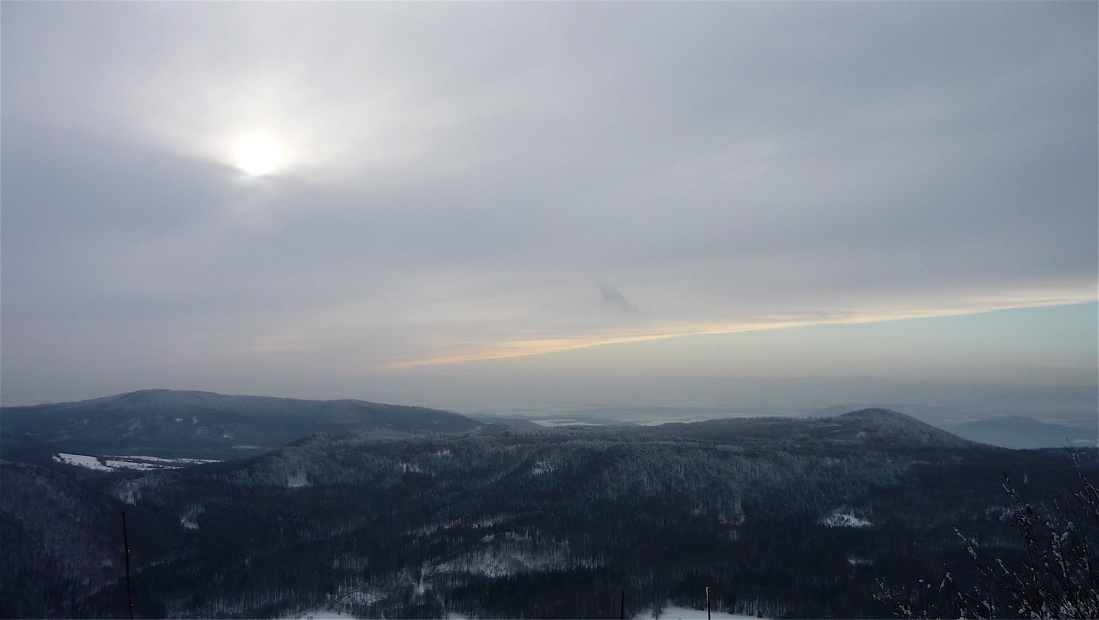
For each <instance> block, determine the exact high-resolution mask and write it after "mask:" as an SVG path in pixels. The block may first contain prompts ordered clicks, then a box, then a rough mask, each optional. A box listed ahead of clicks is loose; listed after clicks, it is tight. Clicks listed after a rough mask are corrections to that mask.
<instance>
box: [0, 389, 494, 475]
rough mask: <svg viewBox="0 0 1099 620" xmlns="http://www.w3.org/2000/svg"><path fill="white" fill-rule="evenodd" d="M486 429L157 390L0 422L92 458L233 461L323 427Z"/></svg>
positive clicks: (36, 408)
mask: <svg viewBox="0 0 1099 620" xmlns="http://www.w3.org/2000/svg"><path fill="white" fill-rule="evenodd" d="M485 426H486V425H485V424H482V423H481V422H478V421H476V420H473V419H472V418H467V417H466V416H463V415H461V414H458V413H454V412H451V411H443V410H437V409H428V408H425V407H413V406H406V405H388V404H382V403H373V402H368V401H361V400H353V399H339V400H323V401H322V400H304V399H293V398H278V397H271V396H227V395H222V394H217V393H214V392H202V391H181V390H180V391H177V390H159V389H156V390H138V391H135V392H126V393H123V394H116V395H113V396H105V397H101V398H94V399H89V400H84V401H75V402H69V403H56V404H47V405H33V406H20V407H3V408H0V427H2V428H3V429H5V430H6V431H8V432H13V433H21V434H25V435H27V436H29V437H32V438H34V439H37V440H39V441H43V442H46V443H49V444H51V445H53V446H55V449H57V450H64V451H73V452H80V453H86V454H95V455H104V454H114V455H121V454H148V455H152V456H164V457H190V458H219V459H229V458H240V457H243V456H250V455H254V454H259V453H262V452H266V451H269V450H273V449H276V448H279V447H282V446H284V445H286V444H288V443H290V442H292V441H295V440H297V439H300V438H302V437H304V436H307V435H310V434H312V433H318V432H322V433H329V434H341V433H347V432H351V431H354V430H359V429H385V430H388V431H395V432H405V433H416V432H448V433H462V432H476V431H478V430H479V429H482V428H484V427H485Z"/></svg>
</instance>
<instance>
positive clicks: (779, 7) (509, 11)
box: [0, 3, 1099, 384]
mask: <svg viewBox="0 0 1099 620" xmlns="http://www.w3.org/2000/svg"><path fill="white" fill-rule="evenodd" d="M0 10H2V11H3V17H4V19H3V22H2V27H3V55H2V57H0V61H2V62H3V67H2V68H3V73H2V75H3V87H4V106H3V110H2V122H3V135H4V167H3V171H2V172H3V183H2V191H3V212H2V216H3V228H2V230H0V235H2V241H3V243H2V245H0V248H2V252H3V261H2V267H3V293H4V294H3V296H2V303H3V311H4V312H3V315H4V330H5V331H4V333H5V345H6V346H5V347H4V349H5V353H4V357H5V361H9V360H11V361H13V363H14V362H20V361H22V360H25V359H27V358H28V356H29V357H34V356H40V357H41V358H42V359H47V358H48V357H49V356H55V355H62V354H63V351H59V350H57V349H56V348H55V346H54V345H53V344H49V345H47V344H46V343H45V340H49V338H47V337H48V336H49V335H50V334H52V333H82V332H81V330H82V329H85V328H86V329H88V330H92V331H95V332H96V333H97V334H101V335H103V337H101V338H99V337H97V338H96V339H95V341H94V343H93V344H89V347H94V348H96V350H99V351H100V352H101V353H102V354H103V355H109V354H110V353H111V351H110V345H109V344H105V343H109V342H110V341H111V338H109V337H107V335H109V334H116V335H118V337H119V338H121V337H123V335H124V334H127V333H129V334H131V335H132V334H141V335H140V337H138V336H134V338H136V340H135V341H134V344H133V345H132V347H133V350H134V353H133V355H134V357H135V358H140V356H141V355H142V352H143V351H144V352H145V353H144V354H146V355H150V356H153V355H154V354H159V353H156V352H157V351H159V349H160V347H161V344H162V341H166V340H171V341H172V342H186V341H188V340H189V339H193V340H195V341H202V342H206V340H205V338H206V336H207V335H208V334H218V335H221V336H222V337H221V341H222V342H224V343H225V347H224V349H220V350H219V349H218V346H217V341H218V338H214V339H213V341H211V343H210V344H209V347H210V348H209V350H205V352H206V353H209V354H210V356H211V357H215V358H216V357H218V356H219V355H220V356H221V357H222V358H224V359H234V360H236V359H238V358H241V359H243V358H246V357H247V355H246V354H244V353H241V351H242V350H244V349H245V348H247V346H251V344H255V343H260V344H258V345H256V346H259V347H261V348H262V347H263V346H267V344H264V343H271V342H289V341H291V340H293V341H294V342H298V341H299V340H300V342H303V343H305V345H308V346H306V348H308V347H309V346H311V347H313V348H314V349H316V350H318V351H320V353H317V354H316V355H317V356H318V359H323V353H324V351H331V352H332V359H333V360H337V361H333V362H332V366H337V365H339V364H343V363H353V364H355V365H357V366H356V367H364V368H365V367H370V366H371V365H372V364H374V365H377V364H384V363H389V362H392V361H394V360H398V359H407V358H415V357H417V356H430V355H434V354H442V353H445V352H446V351H443V349H447V350H449V348H450V347H452V345H453V346H458V345H460V344H462V343H475V344H476V343H482V342H506V341H510V340H526V339H541V338H545V339H549V338H553V337H561V338H568V337H588V336H592V335H593V334H596V335H598V333H600V332H601V330H611V329H612V328H617V327H618V323H621V321H620V320H619V319H618V318H614V317H610V316H607V317H604V319H605V321H604V322H599V321H600V320H602V319H595V318H592V313H591V312H590V310H591V307H590V305H585V302H588V301H590V300H591V299H592V297H591V289H590V288H589V286H590V285H589V284H587V282H590V280H589V278H590V277H591V275H590V274H593V273H597V274H604V275H605V277H606V278H607V279H608V280H613V281H614V282H615V284H616V285H617V286H620V287H622V288H623V289H624V290H626V291H628V292H629V296H630V299H633V300H635V301H638V300H643V303H641V305H642V306H643V308H644V312H643V313H641V312H637V313H634V315H633V316H632V318H631V324H634V323H636V324H637V326H638V328H639V329H641V328H644V327H645V326H650V327H651V328H652V329H657V327H658V326H663V325H669V324H675V325H693V324H701V323H705V324H716V323H722V322H736V321H741V320H748V319H751V318H752V317H761V316H764V317H765V316H768V315H771V314H781V313H782V312H783V311H784V309H786V308H806V309H807V312H809V313H812V312H820V313H825V315H827V316H831V315H830V314H829V313H833V312H835V311H836V310H837V309H852V310H851V311H852V312H873V311H875V310H876V309H877V310H880V309H883V308H886V309H894V308H898V307H913V308H915V307H917V306H919V309H924V307H925V306H926V308H931V309H934V308H954V307H969V306H967V304H977V301H974V300H981V299H986V298H997V299H1000V298H1002V299H1007V300H1009V301H1008V302H1005V303H1008V304H1010V303H1011V302H1010V300H1012V299H1016V300H1018V302H1019V303H1025V300H1026V299H1029V297H1027V295H1030V294H1031V292H1032V291H1034V290H1038V289H1043V287H1045V288H1051V289H1058V290H1063V291H1068V292H1067V293H1066V295H1070V296H1071V295H1076V296H1080V295H1084V294H1086V293H1088V292H1089V291H1094V289H1095V281H1096V278H1097V271H1099V269H1097V266H1096V261H1095V256H1096V251H1097V240H1096V232H1095V231H1096V230H1097V229H1099V222H1097V211H1096V208H1095V206H1096V203H1097V201H1099V196H1097V186H1099V182H1097V172H1096V171H1097V170H1099V154H1097V152H1096V144H1097V143H1099V140H1097V139H1096V137H1097V131H1096V127H1097V126H1099V113H1097V110H1096V108H1097V106H1096V103H1095V100H1094V93H1095V90H1096V88H1097V77H1096V76H1097V75H1099V67H1097V64H1099V63H1097V61H1096V57H1095V53H1094V51H1095V49H1096V45H1097V41H1096V33H1095V29H1094V23H1095V18H1096V7H1095V5H1094V3H1045V4H1039V3H1026V4H1008V3H957V4H946V3H905V4H898V3H881V4H877V3H871V4H866V3H838V4H837V3H808V4H806V3H697V4H694V3H686V4H684V3H643V4H633V3H631V4H615V3H580V4H553V3H550V4H542V3H535V4H525V3H524V4H518V3H516V4H513V3H487V4H478V3H473V4H467V3H461V4H454V5H449V4H447V5H421V4H415V3H413V4H388V3H319V4H317V3H275V4H271V3H254V4H253V3H213V4H210V3H195V4H189V3H169V4H152V3H150V4H142V3H121V4H102V3H88V4H80V3H46V4H32V3H4V4H3V5H2V7H0ZM256 124H259V125H263V126H264V127H265V128H267V129H269V130H270V131H273V132H276V133H279V132H283V133H284V134H285V135H284V136H283V137H284V139H285V140H286V142H287V144H288V145H289V146H288V148H289V149H290V150H294V149H296V151H295V153H296V154H298V155H300V161H298V162H296V163H295V164H293V165H288V167H287V169H286V170H285V171H284V173H282V174H280V175H276V176H275V177H272V178H271V179H266V180H262V181H261V182H250V183H245V182H242V181H241V180H240V179H239V178H237V176H239V175H236V174H235V172H234V171H233V170H231V169H229V168H227V167H226V165H225V163H224V161H223V159H224V153H223V152H222V151H223V150H224V146H225V145H224V144H223V142H224V141H225V140H226V137H227V136H229V135H231V134H232V133H233V132H234V131H243V130H246V129H251V128H252V127H253V125H256ZM291 147H292V148H291ZM595 286H596V288H597V290H598V291H599V295H600V300H601V303H602V304H603V305H604V306H605V307H607V308H614V309H621V310H632V309H634V306H633V305H632V304H631V303H630V302H629V301H628V300H627V299H626V298H625V297H624V296H623V295H622V293H621V292H620V291H619V290H618V288H616V287H615V286H614V285H611V284H609V283H608V282H606V281H603V280H599V281H597V282H596V284H595ZM612 319H613V320H612ZM127 321H132V322H133V323H131V324H128V323H127ZM615 321H618V323H615ZM137 324H139V325H140V328H139V329H137V328H134V329H128V327H132V326H133V325H137ZM69 330H71V331H69ZM12 334H22V335H21V336H20V338H22V339H23V340H24V341H26V345H25V346H21V347H20V348H18V351H19V353H18V354H17V353H14V352H13V351H16V349H15V348H9V347H8V346H7V345H8V344H9V343H10V342H13V341H12V340H11V338H13V337H14V336H12ZM30 334H43V335H42V336H41V338H42V339H45V340H44V341H43V342H44V344H43V345H42V346H41V347H36V345H35V344H34V338H32V337H31V335H30ZM158 334H161V335H158ZM234 334H237V335H234ZM341 334H346V336H345V337H344V338H343V339H342V340H341V337H340V335H341ZM287 335H291V336H293V338H290V337H289V336H287ZM284 336H285V338H284ZM294 338H296V339H298V340H294ZM341 341H342V342H344V343H346V344H345V345H340V344H334V343H340V342H341ZM49 342H51V343H52V342H54V340H49ZM250 343H251V344H250ZM440 343H441V344H440ZM455 343H458V344H457V345H456V344H455ZM305 345H303V346H305ZM128 346H129V345H128ZM203 346H206V345H203ZM341 347H342V348H341ZM349 351H350V352H349ZM42 359H40V360H39V361H40V362H41V363H40V364H39V366H41V367H48V364H47V363H45V362H43V361H42ZM348 360H350V362H349V361H348ZM314 361H316V360H314ZM286 363H287V364H291V362H286ZM6 383H7V380H5V384H6Z"/></svg>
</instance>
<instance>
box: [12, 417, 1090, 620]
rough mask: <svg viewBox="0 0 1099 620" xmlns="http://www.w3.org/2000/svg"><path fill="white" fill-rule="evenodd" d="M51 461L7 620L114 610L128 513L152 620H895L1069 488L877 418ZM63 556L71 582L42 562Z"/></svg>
mask: <svg viewBox="0 0 1099 620" xmlns="http://www.w3.org/2000/svg"><path fill="white" fill-rule="evenodd" d="M1080 456H1081V458H1082V459H1083V463H1084V466H1085V467H1087V468H1091V469H1094V468H1095V467H1096V464H1097V460H1096V452H1095V451H1094V450H1092V451H1082V452H1080ZM54 467H56V468H57V470H58V471H53V470H50V469H47V468H45V467H43V466H40V465H32V464H22V463H5V464H4V469H3V475H4V480H3V482H4V488H5V489H9V488H19V489H24V490H23V491H20V492H21V493H24V495H27V496H34V497H38V498H39V499H34V500H30V501H26V502H21V503H20V504H19V506H15V505H13V504H12V502H10V501H9V499H8V497H9V495H8V493H7V492H5V498H4V513H3V523H2V524H3V531H4V543H5V549H6V550H9V551H10V553H6V555H7V557H9V558H11V559H12V560H11V561H7V562H5V563H4V564H3V565H4V569H3V574H2V576H3V579H4V581H3V590H4V594H5V596H4V597H3V598H4V602H3V606H4V607H3V615H4V616H6V617H13V616H55V617H62V616H65V617H74V616H75V617H110V616H114V617H117V616H119V615H123V614H124V612H125V602H126V590H125V588H126V585H125V580H124V575H123V572H122V570H121V568H120V567H121V564H120V562H121V552H120V551H119V549H120V537H121V534H120V531H121V512H122V511H123V510H125V511H126V515H127V518H128V520H129V523H130V525H131V531H130V545H131V548H132V562H133V567H134V570H133V573H134V580H133V592H134V597H135V599H136V605H137V613H138V614H139V615H146V616H158V615H167V616H169V617H270V616H276V615H282V614H290V613H294V612H298V611H301V610H304V609H315V608H320V607H326V608H334V609H342V610H346V611H350V612H352V613H354V614H357V615H359V616H362V617H443V616H445V615H447V614H463V615H467V616H473V617H547V618H579V617H588V618H590V617H617V616H618V615H619V613H620V611H621V610H620V605H621V601H622V600H623V599H622V597H623V593H624V596H625V606H626V613H627V614H630V615H634V614H639V613H642V612H644V611H645V610H651V609H659V608H661V607H662V606H665V605H669V604H679V605H685V606H695V607H697V606H700V605H701V604H702V600H703V598H702V597H703V596H704V589H705V588H706V587H710V588H711V593H712V599H713V604H714V607H715V608H716V609H720V610H724V611H729V612H737V613H747V614H754V615H762V616H768V617H882V616H888V615H890V614H891V609H890V607H889V606H888V605H886V604H885V603H882V602H880V601H879V600H877V598H876V595H877V594H879V593H880V591H881V588H882V584H886V585H889V586H890V587H893V588H900V589H902V590H903V589H905V588H914V589H917V586H918V584H919V583H920V580H921V579H923V580H925V581H927V580H931V579H935V578H938V577H941V575H942V572H943V569H944V566H949V567H951V570H952V571H953V572H954V576H955V577H956V579H957V582H958V583H959V584H961V585H963V586H964V585H967V584H971V583H972V582H973V581H974V580H975V579H976V575H975V573H974V571H973V570H972V569H973V565H972V561H971V560H970V559H969V556H968V555H967V554H966V552H965V549H964V546H963V544H962V541H961V539H960V538H959V537H958V536H957V534H956V533H955V528H958V530H960V531H963V532H965V533H966V534H967V535H969V536H974V537H979V538H980V539H981V540H982V542H983V543H984V544H986V545H988V546H989V547H988V548H992V549H997V550H999V551H1001V552H1002V553H1001V556H1002V557H1003V558H1005V561H1007V562H1008V563H1009V564H1011V563H1013V562H1017V561H1019V560H1020V559H1021V557H1022V553H1021V545H1020V543H1019V542H1018V540H1017V537H1016V536H1015V535H1014V533H1013V532H1012V530H1011V527H1010V523H1009V521H1010V513H1009V512H1008V511H1005V508H1004V505H1005V504H1006V503H1007V501H1008V499H1007V497H1006V496H1005V494H1004V491H1003V488H1002V481H1003V478H1002V477H1003V475H1004V474H1005V473H1007V474H1010V475H1011V476H1012V477H1013V479H1014V480H1016V481H1017V485H1018V488H1019V491H1020V493H1022V494H1024V495H1027V496H1028V498H1029V499H1031V500H1033V501H1043V500H1044V501H1050V500H1052V498H1053V497H1055V496H1057V495H1058V493H1060V491H1061V490H1062V489H1065V488H1069V487H1071V486H1072V485H1073V484H1074V482H1075V480H1074V476H1075V474H1074V473H1073V471H1072V469H1071V467H1070V466H1069V463H1068V458H1067V454H1066V453H1065V452H1064V451H1059V450H1039V451H1012V450H1006V449H999V448H992V447H988V446H981V445H978V444H972V443H970V442H967V441H965V440H962V439H959V438H957V437H954V436H952V435H949V434H948V433H945V432H943V431H940V430H938V429H935V428H933V427H930V426H927V425H925V424H922V423H920V422H917V421H915V420H913V419H911V418H908V417H907V416H903V415H901V414H897V413H894V412H889V411H884V410H867V411H861V412H855V413H851V414H847V415H843V416H838V417H834V418H824V419H813V420H794V419H777V418H775V419H736V420H715V421H710V422H700V423H693V424H669V425H664V426H659V427H622V428H611V427H595V428H579V427H577V428H568V429H555V430H543V431H536V432H518V431H514V430H513V431H509V432H506V433H501V434H447V433H433V434H420V435H416V436H402V437H398V438H384V437H381V438H380V437H378V436H377V435H376V434H372V433H370V432H359V433H350V434H345V435H339V436H333V435H315V436H311V437H309V438H305V439H302V440H300V441H297V442H295V443H294V444H292V445H290V446H287V447H285V448H283V449H280V450H276V451H273V452H270V453H267V454H263V455H259V456H255V457H251V458H248V459H243V460H237V461H228V462H223V463H217V464H209V465H200V466H194V467H189V468H184V469H178V470H166V471H157V472H149V473H137V472H130V473H124V472H122V473H120V472H113V473H102V474H94V473H93V474H94V475H93V474H84V475H85V476H88V475H93V477H92V478H89V479H86V480H83V481H76V480H75V479H73V478H70V477H67V476H66V475H64V474H63V473H62V472H63V471H66V470H67V469H71V468H66V467H65V466H63V465H56V466H54ZM66 506H79V507H81V508H80V510H75V511H72V510H69V509H67V508H66ZM58 557H64V558H65V566H70V567H72V568H71V569H65V570H57V571H51V570H49V569H47V568H44V566H48V564H43V563H44V562H52V561H55V558H58ZM93 565H94V566H93ZM17 583H18V584H23V585H22V586H21V587H20V588H15V587H14V586H13V584H17ZM58 593H61V594H60V595H59V594H58Z"/></svg>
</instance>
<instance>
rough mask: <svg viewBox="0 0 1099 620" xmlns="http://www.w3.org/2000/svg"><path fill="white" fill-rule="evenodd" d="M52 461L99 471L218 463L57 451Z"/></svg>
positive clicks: (144, 469)
mask: <svg viewBox="0 0 1099 620" xmlns="http://www.w3.org/2000/svg"><path fill="white" fill-rule="evenodd" d="M53 460H54V461H57V462H58V463H65V464H68V465H76V466H77V467H86V468H88V469H96V470H99V471H114V470H116V469H137V470H142V471H148V470H151V469H179V468H180V467H186V466H188V465H200V464H202V463H218V462H219V461H217V460H213V459H185V458H178V459H166V458H161V457H158V456H138V455H135V456H111V457H104V458H103V459H100V458H99V457H97V456H88V455H86V454H68V453H66V452H59V453H57V454H55V455H54V457H53Z"/></svg>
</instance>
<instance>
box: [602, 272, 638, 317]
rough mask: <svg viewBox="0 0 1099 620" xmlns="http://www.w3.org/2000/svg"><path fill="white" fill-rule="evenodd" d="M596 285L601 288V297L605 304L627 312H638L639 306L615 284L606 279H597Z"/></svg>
mask: <svg viewBox="0 0 1099 620" xmlns="http://www.w3.org/2000/svg"><path fill="white" fill-rule="evenodd" d="M595 287H596V288H597V289H599V298H600V300H602V302H603V305H604V306H609V307H611V308H614V309H616V310H624V311H626V312H637V308H635V307H634V306H633V304H631V303H630V302H629V301H628V300H627V299H626V298H625V296H623V295H622V292H621V291H619V290H618V289H617V288H616V287H615V286H614V285H613V284H611V283H609V282H606V281H604V280H596V281H595Z"/></svg>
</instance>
